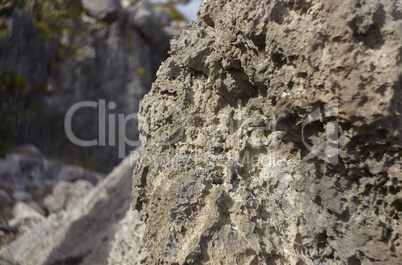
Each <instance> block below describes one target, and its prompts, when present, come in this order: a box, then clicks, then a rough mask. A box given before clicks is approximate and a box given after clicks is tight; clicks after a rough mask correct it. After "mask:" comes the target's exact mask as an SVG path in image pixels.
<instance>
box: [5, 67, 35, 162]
mask: <svg viewBox="0 0 402 265" xmlns="http://www.w3.org/2000/svg"><path fill="white" fill-rule="evenodd" d="M27 92H28V81H27V79H26V78H25V76H23V75H22V74H20V73H16V72H14V70H13V69H11V68H7V69H6V70H5V71H3V72H0V112H1V119H0V156H4V155H5V154H6V153H7V151H8V150H9V148H10V147H11V139H12V136H13V135H15V134H16V132H15V131H11V130H10V128H12V127H11V126H10V123H11V122H14V123H18V122H19V121H20V120H21V119H24V118H26V117H28V116H29V112H28V111H27V109H25V108H23V109H21V108H20V107H19V104H20V103H21V102H20V98H21V96H23V95H24V94H26V93H27ZM27 107H29V106H27ZM14 128H15V127H14Z"/></svg>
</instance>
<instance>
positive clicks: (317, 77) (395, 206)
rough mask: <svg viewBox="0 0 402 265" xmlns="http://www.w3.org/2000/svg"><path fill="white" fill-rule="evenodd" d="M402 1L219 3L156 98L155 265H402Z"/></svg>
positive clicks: (147, 200)
mask: <svg viewBox="0 0 402 265" xmlns="http://www.w3.org/2000/svg"><path fill="white" fill-rule="evenodd" d="M401 14H402V7H401V4H400V1H396V0H392V1H378V0H370V1H359V0H352V1H349V0H348V1H346V0H343V1H320V0H317V1H304V0H277V1H262V0H250V1H241V0H232V1H221V0H211V1H204V2H203V4H202V6H201V10H200V12H199V18H198V19H197V20H196V21H195V22H194V23H192V24H190V26H189V28H188V30H186V31H185V32H184V33H183V34H182V35H181V36H180V37H179V38H178V39H175V40H174V41H173V42H172V44H171V47H172V50H171V57H170V58H169V59H168V60H167V61H165V62H164V63H163V65H162V67H161V68H160V69H159V72H158V77H157V80H156V81H155V83H154V84H153V87H152V90H151V92H150V93H149V94H148V95H146V96H145V98H144V100H143V101H142V102H141V107H140V112H141V114H142V116H143V120H142V121H141V123H140V131H141V135H140V139H141V140H142V143H143V150H142V154H143V157H142V163H141V164H140V166H139V167H138V168H137V169H136V171H135V183H134V195H135V197H136V200H135V202H134V207H135V209H137V210H139V211H140V213H141V216H142V218H143V220H144V221H145V222H146V232H145V238H144V240H145V245H146V247H147V249H148V251H149V253H150V256H149V258H148V259H147V264H298V265H301V264H394V265H397V264H401V262H402V235H401V231H402V228H401V217H402V207H401V206H402V191H401V187H402V177H401V176H402V174H401V173H402V163H401V154H402V135H401V133H402V123H401V111H402V107H401V106H402V105H401V104H402V67H401V66H402V65H401V64H402V15H401Z"/></svg>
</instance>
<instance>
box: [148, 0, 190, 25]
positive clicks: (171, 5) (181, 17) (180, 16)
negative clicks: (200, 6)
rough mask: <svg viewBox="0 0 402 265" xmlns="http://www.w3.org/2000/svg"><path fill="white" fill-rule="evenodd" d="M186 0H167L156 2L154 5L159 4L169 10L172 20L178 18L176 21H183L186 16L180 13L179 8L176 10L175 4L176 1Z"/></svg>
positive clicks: (186, 0)
mask: <svg viewBox="0 0 402 265" xmlns="http://www.w3.org/2000/svg"><path fill="white" fill-rule="evenodd" d="M188 2H189V1H188V0H184V1H183V0H169V2H167V3H156V4H155V6H161V7H164V8H165V9H167V10H168V11H169V14H170V18H171V19H172V20H178V21H185V20H186V18H185V17H184V15H183V14H182V13H180V11H179V10H177V8H176V5H177V4H178V3H188Z"/></svg>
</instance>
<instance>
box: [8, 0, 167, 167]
mask: <svg viewBox="0 0 402 265" xmlns="http://www.w3.org/2000/svg"><path fill="white" fill-rule="evenodd" d="M144 1H145V0H143V1H141V2H144ZM3 2H4V1H3ZM18 2H20V5H17V4H16V3H17V2H9V1H5V4H10V5H11V7H9V8H8V9H7V12H5V11H4V10H3V9H4V8H2V6H3V5H5V4H3V3H1V4H0V9H1V10H2V11H4V12H0V111H1V117H2V120H1V122H0V155H3V154H4V153H6V152H5V149H7V146H8V145H11V146H13V145H17V144H26V143H29V144H33V145H35V146H38V147H39V148H40V149H41V150H42V151H43V152H44V153H45V154H46V155H48V156H51V157H57V158H62V159H66V160H68V161H69V162H71V161H70V160H71V159H74V160H75V161H80V162H81V163H82V164H87V165H89V166H92V165H94V166H97V168H96V169H97V170H99V171H102V172H105V173H107V172H109V170H110V169H111V168H113V166H115V165H116V164H118V161H120V160H121V158H124V157H125V156H126V155H127V154H128V150H129V146H128V145H126V144H124V147H125V151H126V152H124V150H122V149H123V148H122V147H120V146H119V145H121V143H122V142H123V141H124V140H125V139H126V138H125V137H124V136H125V135H126V136H127V139H130V140H135V139H136V138H138V132H137V124H136V122H135V121H133V120H130V121H128V122H126V123H123V122H120V123H118V121H119V116H118V115H123V116H124V117H127V116H128V115H130V114H133V113H136V112H138V103H139V100H140V99H141V98H142V97H143V95H144V94H145V93H146V92H148V91H149V88H150V87H151V83H152V81H153V79H154V76H155V72H156V70H157V68H158V67H159V65H160V62H161V60H163V59H164V58H165V54H164V52H165V51H163V52H162V51H160V49H166V47H168V45H169V38H168V37H167V33H165V31H164V30H163V28H162V26H160V27H159V28H158V27H157V25H155V24H156V22H155V21H157V18H155V15H154V14H153V13H152V8H151V7H150V8H151V10H150V11H149V13H148V16H147V17H145V18H144V20H143V21H142V24H141V25H138V24H135V23H134V25H133V23H129V22H128V21H127V20H125V19H124V17H125V15H126V14H125V13H123V11H121V12H120V13H119V14H120V17H119V19H115V20H113V22H112V23H105V22H102V21H99V20H97V19H95V18H94V17H90V16H88V15H85V12H84V10H83V9H82V7H81V4H80V1H79V0H61V1H54V0H53V1H42V0H41V1H35V0H29V1H18ZM145 2H148V1H145ZM22 3H26V5H25V6H21V5H23V4H22ZM82 3H83V4H82V5H83V6H84V7H86V8H87V9H89V8H90V7H88V6H87V5H85V3H86V4H88V5H90V6H91V7H96V8H99V9H106V10H108V9H107V7H108V6H111V7H113V6H114V5H115V6H118V5H120V4H119V1H117V0H99V1H92V0H91V1H86V0H85V1H82ZM131 3H132V4H133V3H134V2H133V1H131ZM13 4H15V6H14V7H12V6H13ZM32 6H33V7H32ZM60 6H61V7H60ZM29 7H32V8H31V9H29ZM58 7H59V9H57V8H58ZM28 9H29V10H28ZM120 9H121V7H120ZM113 10H117V7H116V8H112V11H113ZM112 11H111V12H112ZM94 12H95V11H94ZM105 12H106V11H105ZM113 12H114V11H113ZM113 12H112V13H113ZM89 13H90V14H92V13H91V12H89ZM112 13H111V14H112ZM114 13H115V12H114ZM114 13H113V14H114ZM105 14H106V13H105ZM107 14H109V13H107ZM98 19H101V18H99V17H98ZM147 19H149V20H150V21H151V22H152V23H153V24H152V25H153V27H152V29H150V30H151V31H152V33H149V34H148V35H147V36H146V37H147V38H144V37H143V35H144V34H143V32H148V31H147V30H146V27H147V25H146V21H147ZM109 22H110V21H109ZM144 27H145V28H144ZM163 37H165V38H163ZM153 38H158V40H159V41H160V42H159V43H158V47H156V46H152V45H151V44H150V43H151V40H153ZM162 42H164V43H162ZM100 100H103V102H102V101H100ZM83 101H85V102H88V101H89V102H92V103H93V104H96V105H95V106H92V107H89V106H85V107H81V108H80V109H77V111H75V112H74V113H72V122H71V124H72V125H71V127H72V128H71V130H72V133H73V134H74V135H75V136H76V137H77V138H78V139H80V140H86V141H88V140H96V141H97V144H93V143H92V144H90V146H86V147H84V148H83V146H79V145H77V143H72V142H71V140H70V139H68V138H67V136H66V129H65V118H66V114H67V113H68V110H69V109H70V108H71V107H72V106H75V104H77V103H80V102H83ZM109 103H110V104H109ZM109 114H110V115H112V116H109ZM102 117H103V118H102ZM109 117H114V119H115V124H116V125H115V126H114V128H113V124H112V123H110V122H109V121H110V120H111V119H110V118H109ZM103 121H104V122H103ZM117 124H119V125H121V126H122V127H123V128H122V127H118V125H117ZM113 129H114V130H115V134H114V137H113ZM123 129H125V131H123ZM126 132H127V133H126ZM125 133H126V134H125ZM123 134H124V135H123ZM109 137H110V138H109ZM120 150H121V153H119V151H120ZM6 151H7V150H6ZM119 157H120V159H119Z"/></svg>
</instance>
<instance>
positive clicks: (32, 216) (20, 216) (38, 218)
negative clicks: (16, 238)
mask: <svg viewBox="0 0 402 265" xmlns="http://www.w3.org/2000/svg"><path fill="white" fill-rule="evenodd" d="M13 215H14V217H13V219H11V220H10V222H9V224H10V227H11V230H12V231H15V232H16V233H17V234H23V233H26V232H28V231H30V230H31V229H32V228H34V227H35V226H36V225H37V224H38V223H40V222H42V221H43V220H45V217H44V216H43V215H41V214H40V213H38V212H37V211H35V210H34V209H33V208H32V207H30V206H29V205H27V204H26V203H24V202H17V203H16V204H15V206H14V209H13Z"/></svg>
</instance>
